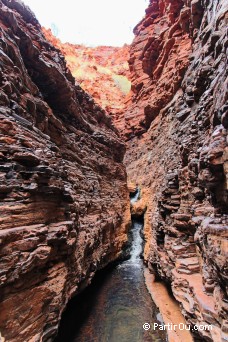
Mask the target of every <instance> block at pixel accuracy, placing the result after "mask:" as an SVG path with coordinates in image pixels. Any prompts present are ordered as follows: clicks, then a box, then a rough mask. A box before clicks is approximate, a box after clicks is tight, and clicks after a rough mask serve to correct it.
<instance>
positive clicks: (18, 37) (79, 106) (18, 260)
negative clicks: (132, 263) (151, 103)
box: [0, 0, 129, 342]
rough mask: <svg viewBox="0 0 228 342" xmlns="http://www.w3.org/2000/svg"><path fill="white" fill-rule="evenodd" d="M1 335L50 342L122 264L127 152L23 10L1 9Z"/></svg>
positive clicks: (6, 0)
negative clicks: (73, 309)
mask: <svg viewBox="0 0 228 342" xmlns="http://www.w3.org/2000/svg"><path fill="white" fill-rule="evenodd" d="M0 12H1V18H0V35H1V36H0V53H1V62H0V68H1V76H0V86H1V91H0V119H1V120H0V132H1V136H0V143H1V152H0V204H1V205H0V241H1V249H0V269H1V273H0V331H1V335H2V336H3V337H4V338H5V340H6V341H12V342H26V341H41V340H42V341H47V340H49V338H51V337H53V335H55V333H56V331H57V328H58V323H59V319H60V316H61V313H62V311H63V309H64V307H65V305H66V303H67V302H68V300H69V298H70V297H71V296H72V295H73V294H75V293H77V292H78V290H80V289H82V288H83V287H85V286H86V285H87V284H88V283H89V282H90V280H91V278H92V277H93V275H94V273H95V272H96V270H97V269H99V268H101V267H103V266H104V265H106V264H107V263H109V262H111V261H113V260H115V259H117V258H118V257H120V256H121V249H122V247H123V246H124V244H125V242H126V240H127V230H128V222H129V199H128V191H127V186H126V172H125V168H124V166H123V164H122V159H123V156H124V152H125V146H124V144H123V143H122V142H121V140H120V138H119V137H118V135H117V132H116V130H115V129H114V127H113V125H112V123H111V120H110V118H109V117H107V116H106V114H105V113H104V111H103V110H102V109H101V108H100V107H99V106H98V105H97V104H95V102H94V100H93V99H92V98H91V97H90V96H89V95H88V94H86V93H85V92H84V91H83V90H82V89H81V88H80V87H79V86H75V80H74V78H73V77H72V75H71V73H70V71H69V70H68V68H67V67H66V62H65V60H64V58H63V56H62V55H61V54H60V53H59V51H58V50H56V48H54V47H53V46H52V45H51V44H50V43H49V42H48V41H47V40H46V39H45V37H44V35H43V33H42V31H41V27H40V25H39V23H38V22H37V20H36V19H35V17H34V15H33V14H32V12H30V10H29V9H28V8H27V7H25V6H24V5H23V3H22V2H21V1H16V0H14V1H10V0H3V1H0Z"/></svg>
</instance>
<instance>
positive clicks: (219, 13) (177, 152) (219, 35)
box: [126, 0, 228, 341]
mask: <svg viewBox="0 0 228 342" xmlns="http://www.w3.org/2000/svg"><path fill="white" fill-rule="evenodd" d="M227 21H228V4H227V1H226V0H220V1H217V0H216V1H214V0H192V1H191V0H186V1H181V0H175V1H171V0H164V1H162V0H159V1H158V0H151V1H150V5H149V7H148V9H147V10H146V16H145V18H144V19H143V20H142V21H141V23H140V24H139V25H138V26H137V27H136V28H135V34H136V37H135V40H134V42H133V44H132V47H131V51H130V56H131V57H130V70H131V72H132V78H133V80H132V82H133V91H134V94H135V95H134V98H133V105H132V106H131V108H129V111H128V112H127V113H126V136H127V138H128V139H129V138H131V139H130V140H129V141H128V150H127V155H126V164H127V168H128V173H129V177H130V180H131V181H133V182H135V183H138V185H139V186H140V187H141V192H142V199H141V202H142V203H143V205H142V207H144V208H146V207H147V211H146V214H145V239H146V245H145V252H144V256H145V259H146V261H147V263H148V265H149V267H152V266H153V267H155V268H156V270H157V273H158V274H159V276H160V277H161V278H163V279H165V280H166V281H167V282H169V283H170V284H171V287H172V290H173V293H174V296H175V297H176V299H177V300H178V301H179V303H180V305H181V307H182V311H183V313H184V315H185V317H186V318H187V321H188V322H189V323H191V324H212V327H213V329H212V330H211V331H199V334H200V336H201V338H205V339H208V340H209V341H212V340H213V341H223V340H224V341H225V340H226V339H227V338H228V321H227V317H228V316H227V315H228V306H227V303H228V293H227V284H228V282H227V281H228V272H227V267H228V265H227V251H228V220H227V204H228V203H227V202H228V201H227V186H228V182H227V177H228V159H227V158H228V154H227V153H228V148H227V128H228V106H227V97H228V93H227V89H228V88H227V84H228V81H227V48H228V37H227Z"/></svg>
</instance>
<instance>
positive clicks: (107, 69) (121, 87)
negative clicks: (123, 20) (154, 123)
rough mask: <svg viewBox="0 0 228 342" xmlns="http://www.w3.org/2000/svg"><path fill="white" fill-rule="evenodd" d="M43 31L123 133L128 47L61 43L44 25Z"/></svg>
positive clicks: (127, 94) (128, 99)
mask: <svg viewBox="0 0 228 342" xmlns="http://www.w3.org/2000/svg"><path fill="white" fill-rule="evenodd" d="M43 32H44V35H45V37H46V38H47V39H48V40H49V41H50V42H51V43H52V44H53V45H54V46H55V47H56V48H58V49H59V50H60V51H61V53H62V54H63V55H64V56H65V58H66V62H67V66H68V67H69V69H70V71H71V72H72V75H73V76H74V77H75V79H76V81H77V82H78V83H79V84H80V86H81V87H82V88H83V89H84V90H85V91H86V92H88V93H89V94H90V95H91V96H92V97H93V99H94V100H95V102H96V103H97V104H99V105H100V106H101V107H102V108H103V109H105V110H106V111H107V112H108V113H109V115H111V117H112V120H113V123H114V125H115V126H116V127H117V128H118V130H119V131H120V132H124V112H125V110H126V107H127V106H128V105H129V103H130V102H131V92H130V89H131V82H130V71H129V65H128V59H129V46H128V45H124V46H122V47H114V46H97V47H87V46H84V45H74V44H70V43H62V42H61V41H60V40H59V39H58V38H56V37H55V36H53V34H52V32H51V30H50V29H49V30H46V29H45V28H43Z"/></svg>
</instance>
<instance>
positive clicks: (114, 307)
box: [55, 222, 166, 342]
mask: <svg viewBox="0 0 228 342" xmlns="http://www.w3.org/2000/svg"><path fill="white" fill-rule="evenodd" d="M141 228H142V223H140V222H134V224H133V231H132V233H133V244H132V249H131V257H130V259H128V260H126V261H124V262H122V263H121V264H120V265H118V266H115V267H112V268H109V269H108V270H105V271H101V272H99V273H98V274H97V276H96V277H95V279H94V280H93V282H92V284H91V286H89V287H88V288H87V289H86V290H85V291H84V292H83V294H81V295H80V296H78V298H75V299H74V300H73V301H71V303H70V304H69V306H68V309H67V310H66V312H65V313H64V315H63V318H62V321H61V324H60V330H59V334H58V337H57V338H56V340H55V342H141V341H142V342H144V341H145V342H147V341H148V342H149V341H166V336H165V334H164V332H162V331H153V330H149V331H144V330H143V328H142V326H143V324H144V323H145V322H148V323H153V322H157V319H156V315H157V314H158V312H157V311H156V309H155V306H154V304H153V302H152V300H151V297H150V295H149V293H148V291H147V289H146V286H145V283H144V276H143V262H142V260H141V259H140V253H141V249H142V246H141V245H142V239H141V236H140V229H141Z"/></svg>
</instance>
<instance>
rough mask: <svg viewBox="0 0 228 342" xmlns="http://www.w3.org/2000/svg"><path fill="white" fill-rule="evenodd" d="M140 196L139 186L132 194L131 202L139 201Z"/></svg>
mask: <svg viewBox="0 0 228 342" xmlns="http://www.w3.org/2000/svg"><path fill="white" fill-rule="evenodd" d="M139 197H140V189H139V188H137V189H136V191H135V192H134V193H133V194H132V195H130V199H131V204H133V203H135V202H137V201H138V200H139Z"/></svg>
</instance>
